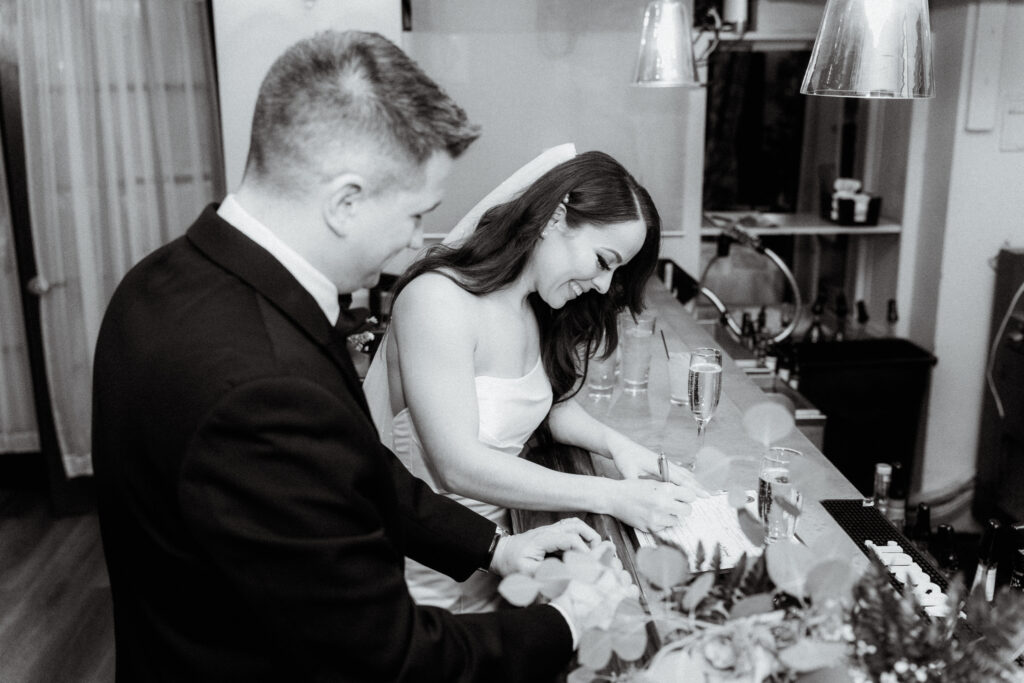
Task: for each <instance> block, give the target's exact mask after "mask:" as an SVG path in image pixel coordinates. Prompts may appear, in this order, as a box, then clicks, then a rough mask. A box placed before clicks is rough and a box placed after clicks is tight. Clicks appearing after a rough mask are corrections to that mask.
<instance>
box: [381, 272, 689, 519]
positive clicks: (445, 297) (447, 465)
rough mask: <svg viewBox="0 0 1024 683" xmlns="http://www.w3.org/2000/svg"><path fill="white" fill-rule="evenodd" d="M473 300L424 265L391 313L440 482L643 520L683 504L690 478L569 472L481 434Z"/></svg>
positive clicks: (516, 501) (508, 499) (414, 408)
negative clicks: (500, 447) (682, 483)
mask: <svg viewBox="0 0 1024 683" xmlns="http://www.w3.org/2000/svg"><path fill="white" fill-rule="evenodd" d="M474 303H475V298H474V297H473V296H472V295H470V294H468V293H466V292H464V291H463V290H462V289H461V288H459V287H457V286H456V285H455V284H454V283H452V282H451V281H450V280H448V279H447V278H445V277H444V276H441V275H437V274H427V275H423V276H421V277H418V278H417V279H416V280H414V281H413V282H412V283H410V284H409V285H408V286H407V287H406V288H405V289H404V290H403V291H402V293H401V295H400V296H399V297H398V298H397V299H396V301H395V309H394V312H393V315H392V322H391V330H392V331H393V332H394V334H395V340H396V342H397V344H398V359H399V364H400V370H401V377H402V388H403V391H404V394H405V399H406V403H407V405H408V406H409V410H410V412H411V413H412V418H413V422H414V424H415V425H416V430H417V431H418V432H419V435H420V438H421V439H422V441H423V446H424V449H425V451H426V457H427V459H428V463H427V465H428V467H430V468H431V470H432V472H433V474H434V476H435V478H436V480H437V482H438V484H439V485H440V486H442V487H444V488H445V489H446V490H448V491H452V492H454V493H458V494H461V495H464V496H466V497H469V498H474V499H477V500H482V501H485V502H488V503H492V504H494V505H499V506H502V507H510V508H520V509H528V510H561V511H580V510H583V511H590V512H598V513H606V514H611V515H614V516H616V517H618V518H619V519H621V520H622V521H624V522H626V523H627V524H631V525H633V526H636V527H639V528H643V529H656V528H660V527H663V526H666V525H668V524H671V523H674V522H675V520H674V518H673V516H680V517H681V516H684V515H685V514H686V513H687V512H688V506H687V505H686V504H685V503H684V502H683V501H686V500H692V499H693V492H692V490H690V489H689V488H684V487H678V486H675V485H673V484H664V483H661V482H658V481H654V480H647V479H645V480H639V479H631V480H612V479H606V478H603V477H589V476H584V475H575V474H566V473H562V472H557V471H555V470H551V469H548V468H546V467H543V466H540V465H537V464H535V463H532V462H529V461H528V460H525V459H522V458H519V457H516V456H512V455H508V454H507V453H502V452H501V451H497V450H493V449H490V448H488V447H487V446H485V445H484V444H482V443H481V442H480V440H479V438H478V437H477V433H478V429H479V412H478V409H477V397H476V384H475V379H474V377H475V371H474V363H473V358H474V348H475V344H476V339H477V335H478V332H479V330H478V328H477V325H478V323H479V321H478V320H477V318H476V316H475V315H474V312H475V306H474Z"/></svg>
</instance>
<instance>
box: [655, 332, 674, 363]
mask: <svg viewBox="0 0 1024 683" xmlns="http://www.w3.org/2000/svg"><path fill="white" fill-rule="evenodd" d="M658 331H659V332H661V345H662V346H664V347H665V358H668V359H669V360H671V359H672V357H671V356H669V355H668V342H667V341H665V330H658Z"/></svg>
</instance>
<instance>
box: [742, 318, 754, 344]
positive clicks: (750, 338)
mask: <svg viewBox="0 0 1024 683" xmlns="http://www.w3.org/2000/svg"><path fill="white" fill-rule="evenodd" d="M755 341H756V339H755V333H754V321H753V319H751V317H750V313H748V312H746V311H744V312H743V322H742V323H740V343H741V344H743V346H745V347H746V348H748V349H753V348H754V343H755Z"/></svg>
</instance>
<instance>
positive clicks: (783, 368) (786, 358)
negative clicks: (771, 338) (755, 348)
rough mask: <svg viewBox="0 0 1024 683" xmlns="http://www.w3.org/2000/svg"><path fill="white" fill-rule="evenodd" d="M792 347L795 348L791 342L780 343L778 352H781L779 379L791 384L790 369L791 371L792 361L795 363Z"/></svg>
mask: <svg viewBox="0 0 1024 683" xmlns="http://www.w3.org/2000/svg"><path fill="white" fill-rule="evenodd" d="M792 348H793V347H792V345H791V344H789V343H786V344H779V345H778V352H779V361H778V375H779V380H781V381H783V382H785V383H786V384H789V375H790V371H791V368H792V363H793V357H792V355H791V354H790V350H791V349H792Z"/></svg>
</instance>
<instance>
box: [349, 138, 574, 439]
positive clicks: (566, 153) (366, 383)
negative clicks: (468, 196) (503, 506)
mask: <svg viewBox="0 0 1024 683" xmlns="http://www.w3.org/2000/svg"><path fill="white" fill-rule="evenodd" d="M574 156H576V146H575V145H574V144H573V143H571V142H570V143H566V144H564V145H558V146H557V147H551V148H550V149H546V150H544V151H543V152H541V153H540V154H539V155H538V156H537V157H536V158H534V159H533V160H531V161H530V162H528V163H527V164H526V165H524V166H523V167H522V168H520V169H519V170H518V171H516V172H515V173H513V174H512V175H510V176H509V177H508V178H507V179H506V180H505V181H504V182H503V183H501V184H500V185H498V187H496V188H494V189H493V190H491V191H490V193H488V194H487V196H486V197H484V198H483V199H481V200H480V201H479V202H477V204H476V206H474V207H473V208H472V209H471V210H470V212H469V213H467V214H466V215H465V216H463V217H462V220H460V221H459V222H458V223H456V224H455V227H454V228H452V230H451V232H449V233H448V235H447V237H445V238H444V240H443V244H457V243H458V242H459V241H461V240H463V239H465V238H466V237H467V236H468V235H469V234H471V233H472V232H473V230H475V229H476V225H477V223H478V222H479V221H480V217H481V216H483V215H484V212H486V211H487V209H489V208H491V207H492V206H495V205H496V204H501V203H504V202H507V201H509V200H510V199H512V198H513V197H515V196H516V195H517V194H519V193H520V192H521V191H522V190H524V189H525V188H527V187H529V185H530V184H531V183H533V182H534V181H535V180H537V178H539V177H541V176H542V175H544V174H545V173H546V172H548V171H549V170H551V169H552V168H554V167H555V166H557V165H558V164H560V163H562V162H563V161H567V160H569V159H571V158H573V157H574ZM363 393H364V394H366V402H367V403H368V404H369V406H370V415H371V416H372V417H373V423H374V424H375V425H376V426H377V432H378V433H379V434H380V440H381V442H382V443H383V444H384V445H385V446H387V447H388V448H392V447H393V445H394V442H393V439H392V434H391V425H392V419H393V418H394V415H392V413H391V392H390V389H389V387H388V363H387V336H386V335H385V338H384V339H383V340H381V343H380V345H379V346H378V347H377V354H376V355H375V356H374V357H373V362H371V363H370V367H369V369H368V370H367V371H366V378H365V379H364V380H363Z"/></svg>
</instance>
